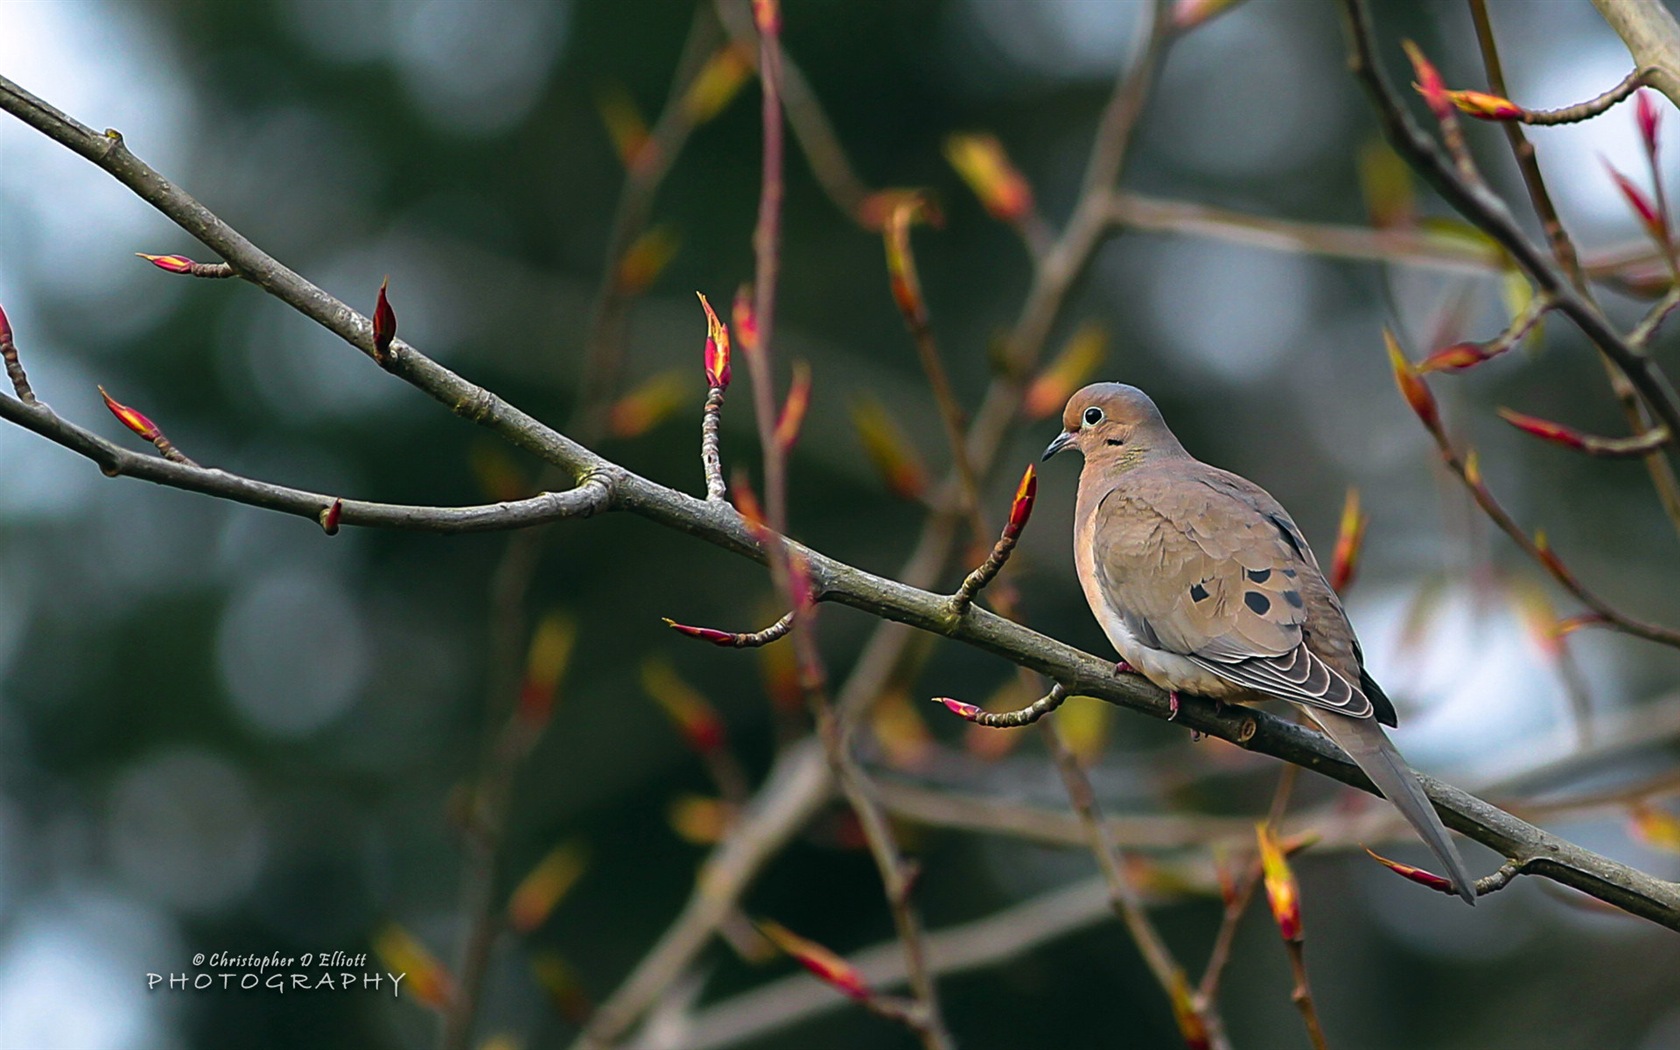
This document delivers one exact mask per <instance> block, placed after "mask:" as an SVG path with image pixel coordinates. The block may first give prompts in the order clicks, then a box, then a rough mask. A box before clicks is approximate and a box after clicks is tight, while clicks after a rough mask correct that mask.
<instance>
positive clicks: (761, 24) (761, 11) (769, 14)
mask: <svg viewBox="0 0 1680 1050" xmlns="http://www.w3.org/2000/svg"><path fill="white" fill-rule="evenodd" d="M752 12H753V25H755V26H757V27H758V31H759V32H760V33H763V34H764V35H765V36H776V35H778V34H779V33H781V31H782V5H781V3H780V2H779V0H752Z"/></svg>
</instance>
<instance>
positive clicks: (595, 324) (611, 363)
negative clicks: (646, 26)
mask: <svg viewBox="0 0 1680 1050" xmlns="http://www.w3.org/2000/svg"><path fill="white" fill-rule="evenodd" d="M719 35H720V34H719V31H718V24H717V21H716V20H715V19H714V18H713V17H712V15H711V13H710V12H709V11H708V10H707V9H706V7H705V5H703V4H701V5H698V6H697V7H696V8H695V12H694V18H693V21H692V22H691V23H690V25H689V30H688V36H687V38H686V39H685V40H684V42H683V50H682V57H681V58H680V59H679V60H678V62H677V66H676V71H675V73H674V74H673V75H672V77H671V88H670V92H669V94H668V95H667V96H666V99H665V104H664V107H663V108H662V109H661V110H660V111H659V116H658V117H656V118H655V119H654V123H653V127H652V128H651V129H649V131H648V137H647V141H646V142H644V143H643V144H642V146H641V148H640V149H638V150H637V152H636V156H635V157H634V158H630V161H631V162H630V163H629V164H628V166H627V168H626V173H625V180H624V188H623V189H622V190H621V191H620V193H619V197H618V204H617V206H616V208H615V209H614V211H613V221H612V231H611V232H610V233H609V234H608V235H607V251H606V261H605V263H604V264H603V266H602V268H601V283H600V286H599V287H598V288H597V289H596V291H595V299H594V301H593V303H592V305H591V307H590V314H589V326H588V328H587V332H588V335H587V336H586V337H585V340H584V348H585V349H584V366H583V375H582V378H581V381H580V382H579V385H578V396H577V403H576V405H575V406H574V407H573V410H572V414H571V419H570V421H569V429H571V430H574V431H577V432H579V433H580V434H583V435H584V436H585V439H586V440H588V435H589V434H591V433H598V432H600V431H601V430H602V429H603V428H604V425H605V420H606V409H607V406H608V405H609V404H610V403H611V401H612V397H613V391H614V389H615V388H616V387H617V385H618V375H619V371H620V368H621V361H622V358H623V351H624V339H625V328H626V325H627V322H628V318H629V306H630V300H631V298H632V296H631V294H630V290H629V289H627V288H626V286H625V284H624V282H623V281H622V280H621V279H620V272H621V266H622V263H623V261H624V256H625V253H627V252H628V251H630V249H631V247H632V246H633V245H634V244H635V243H636V240H637V238H638V237H640V236H641V234H642V232H643V231H644V230H645V229H647V226H648V221H649V219H650V217H651V216H652V213H653V203H654V199H655V197H656V196H657V194H658V192H659V187H660V186H661V185H663V184H664V182H665V178H666V176H668V175H669V174H670V173H671V168H672V166H673V165H675V164H676V161H677V157H678V156H679V155H680V154H681V153H682V150H683V147H684V146H685V145H686V144H687V142H688V138H689V136H690V135H692V134H693V133H694V130H695V128H696V127H698V123H697V121H696V119H695V115H694V113H693V112H692V111H691V110H690V108H689V107H688V106H686V105H685V104H684V100H685V98H686V97H687V95H688V93H689V91H690V89H691V88H692V87H693V85H694V82H695V79H696V77H697V76H698V75H699V73H700V71H701V69H702V68H704V66H705V61H706V57H707V55H708V53H710V52H711V51H712V50H713V48H714V47H715V46H716V44H717V41H718V39H719Z"/></svg>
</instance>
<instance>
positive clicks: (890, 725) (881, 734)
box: [869, 689, 933, 769]
mask: <svg viewBox="0 0 1680 1050" xmlns="http://www.w3.org/2000/svg"><path fill="white" fill-rule="evenodd" d="M869 722H870V728H871V729H873V730H874V731H875V739H876V740H877V741H879V742H880V745H881V751H882V753H883V755H884V756H885V758H886V760H887V764H888V765H889V766H891V767H892V768H894V769H918V768H920V767H921V766H922V765H923V764H924V763H926V761H927V760H928V758H929V757H930V756H931V754H932V751H933V735H932V734H931V733H929V732H928V727H927V723H926V722H924V721H922V716H921V715H920V714H918V713H917V712H916V709H915V708H914V707H912V706H910V698H909V696H908V695H906V694H905V692H904V690H902V689H894V690H892V691H891V692H889V693H887V694H886V695H884V696H882V697H880V698H879V699H877V700H876V701H875V704H874V706H873V707H871V708H870V709H869Z"/></svg>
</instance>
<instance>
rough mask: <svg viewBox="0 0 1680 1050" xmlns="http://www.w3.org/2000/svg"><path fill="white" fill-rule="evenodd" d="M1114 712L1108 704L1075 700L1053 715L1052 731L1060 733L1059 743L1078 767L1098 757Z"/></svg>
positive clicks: (1105, 741) (1106, 742)
mask: <svg viewBox="0 0 1680 1050" xmlns="http://www.w3.org/2000/svg"><path fill="white" fill-rule="evenodd" d="M1114 710H1115V709H1114V705H1112V704H1104V703H1100V702H1098V701H1095V700H1085V699H1079V698H1076V699H1074V700H1072V701H1070V702H1068V703H1065V704H1063V705H1062V708H1061V710H1060V711H1057V712H1056V728H1057V729H1060V730H1061V731H1062V742H1063V743H1065V744H1066V745H1067V749H1068V750H1069V751H1072V752H1073V756H1074V757H1075V758H1077V759H1079V764H1080V765H1083V766H1090V765H1093V764H1095V763H1096V761H1097V759H1099V758H1101V757H1102V751H1103V748H1104V747H1105V746H1107V744H1108V731H1109V727H1110V725H1112V724H1113V721H1114Z"/></svg>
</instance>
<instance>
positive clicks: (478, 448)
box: [467, 441, 532, 503]
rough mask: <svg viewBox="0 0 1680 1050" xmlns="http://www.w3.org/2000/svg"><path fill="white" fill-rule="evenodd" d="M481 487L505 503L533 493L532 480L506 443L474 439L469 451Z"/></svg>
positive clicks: (487, 494)
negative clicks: (520, 467) (510, 455)
mask: <svg viewBox="0 0 1680 1050" xmlns="http://www.w3.org/2000/svg"><path fill="white" fill-rule="evenodd" d="M467 458H468V461H469V462H470V463H471V465H472V472H473V476H474V477H475V478H477V479H478V487H479V489H480V490H482V491H483V493H484V494H485V495H486V496H488V497H490V498H491V499H493V500H496V501H498V502H502V503H506V502H509V501H511V500H516V499H524V498H525V497H526V496H529V495H531V491H532V489H531V481H530V479H529V478H527V477H526V476H525V474H524V472H523V471H521V470H520V469H519V467H518V466H516V465H515V464H514V462H513V459H512V458H511V457H509V456H508V454H507V451H506V449H505V446H503V445H500V444H496V443H492V442H489V441H480V442H475V443H474V444H473V446H472V449H471V451H470V452H468V454H467Z"/></svg>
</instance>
